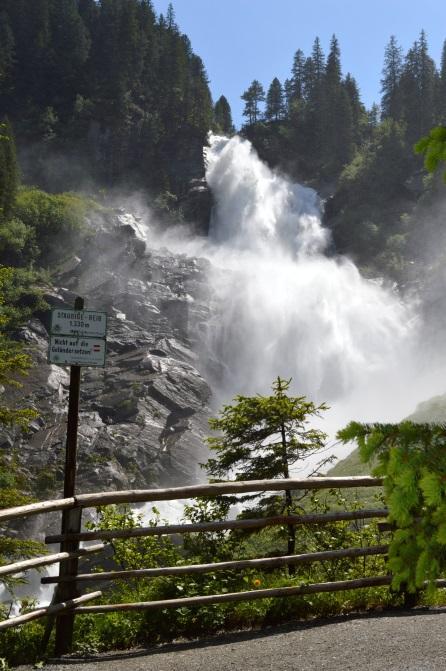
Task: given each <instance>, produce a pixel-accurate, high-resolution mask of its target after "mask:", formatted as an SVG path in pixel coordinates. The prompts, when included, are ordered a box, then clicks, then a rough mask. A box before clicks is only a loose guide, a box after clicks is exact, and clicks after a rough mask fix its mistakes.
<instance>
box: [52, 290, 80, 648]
mask: <svg viewBox="0 0 446 671" xmlns="http://www.w3.org/2000/svg"><path fill="white" fill-rule="evenodd" d="M83 308H84V299H83V298H76V300H75V302H74V309H75V310H83ZM80 380H81V367H80V366H71V367H70V395H69V400H68V423H67V443H66V451H65V480H64V498H69V497H71V496H74V492H75V488H76V461H77V459H76V452H77V431H78V424H79V394H80ZM81 521H82V509H81V508H73V509H68V510H64V511H63V512H62V534H67V533H79V532H80V530H81ZM78 549H79V541H67V540H63V541H62V543H61V545H60V550H61V552H76V551H77V550H78ZM78 563H79V560H78V559H77V558H74V559H67V560H65V561H62V562H61V563H60V569H59V575H60V576H68V575H70V576H73V575H77V573H78ZM77 596H79V594H78V588H77V583H76V582H72V583H65V584H64V583H62V584H61V585H59V589H58V591H57V601H58V602H61V601H66V600H69V599H73V598H75V597H77ZM74 617H75V616H74V613H73V612H67V613H64V614H61V615H58V616H57V618H56V642H55V648H54V652H55V654H56V656H61V655H65V654H66V653H67V652H69V651H70V650H71V646H72V643H73V630H74Z"/></svg>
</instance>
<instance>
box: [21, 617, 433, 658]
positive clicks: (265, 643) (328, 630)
mask: <svg viewBox="0 0 446 671" xmlns="http://www.w3.org/2000/svg"><path fill="white" fill-rule="evenodd" d="M20 669H21V671H25V670H26V671H31V667H20ZM45 669H46V671H233V670H235V669H237V670H240V671H279V670H280V671H291V670H293V671H344V670H351V671H353V670H354V671H359V670H361V671H362V670H363V669H364V670H367V671H383V670H385V671H440V670H441V671H445V670H446V609H438V610H419V611H410V612H402V611H398V612H390V613H389V612H386V613H382V614H381V613H380V614H372V615H363V616H348V617H344V618H332V619H327V620H318V621H316V622H313V623H296V624H293V625H286V626H282V627H276V628H272V629H267V630H264V631H262V632H243V633H238V634H228V635H224V636H218V637H215V638H212V639H208V640H204V641H200V642H195V643H176V644H172V645H167V646H163V647H160V648H156V649H152V650H151V651H148V650H135V651H132V652H127V653H120V654H113V655H111V654H109V655H103V656H100V657H99V656H98V657H96V658H95V659H91V660H82V661H80V660H70V661H67V660H66V661H64V662H60V663H57V664H56V663H55V664H51V665H48V666H45Z"/></svg>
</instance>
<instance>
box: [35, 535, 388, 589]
mask: <svg viewBox="0 0 446 671" xmlns="http://www.w3.org/2000/svg"><path fill="white" fill-rule="evenodd" d="M387 550H388V545H372V546H369V547H365V548H345V549H344V550H326V551H323V552H308V553H306V554H299V555H284V556H282V557H271V558H270V557H268V558H265V559H241V560H238V561H224V562H214V563H213V564H188V565H187V566H163V567H161V568H143V569H133V570H127V571H101V572H100V573H78V574H77V575H75V576H63V577H57V576H50V577H48V578H42V584H44V585H49V584H52V583H61V582H78V581H84V582H99V581H102V580H131V579H133V578H156V577H159V576H174V575H192V574H196V573H213V572H214V571H240V570H241V569H258V570H263V569H266V568H280V567H283V566H289V565H290V564H293V565H296V564H306V563H311V562H316V561H329V560H333V559H344V558H346V557H348V558H349V559H352V558H355V557H370V556H372V555H385V554H387Z"/></svg>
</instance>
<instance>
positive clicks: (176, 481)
mask: <svg viewBox="0 0 446 671" xmlns="http://www.w3.org/2000/svg"><path fill="white" fill-rule="evenodd" d="M137 224H138V222H137V221H136V220H135V219H134V218H133V217H131V215H123V214H122V213H119V212H118V213H116V214H115V215H113V216H110V217H109V218H108V220H106V219H103V221H102V222H100V223H99V224H98V222H96V224H95V226H96V229H95V236H94V238H92V239H91V240H90V241H89V244H88V246H86V248H85V249H84V250H83V252H82V253H81V254H80V255H79V258H72V259H70V260H69V261H68V262H67V263H66V264H64V266H63V267H61V269H60V271H59V276H58V278H57V280H56V285H55V286H54V289H53V290H52V291H50V292H49V293H48V294H47V295H46V300H47V302H48V303H49V304H50V306H51V307H56V306H59V305H65V306H72V305H73V302H74V297H75V296H76V295H81V296H83V297H84V298H85V307H86V308H89V309H97V310H106V311H107V313H108V337H107V363H106V367H105V368H104V369H102V368H83V369H82V379H81V400H80V408H81V413H80V426H79V446H78V473H77V491H78V492H85V491H100V490H107V489H127V488H150V487H155V486H169V485H171V486H174V485H186V484H190V483H192V482H197V481H198V480H200V479H204V478H205V474H204V473H203V471H202V469H200V467H199V462H202V461H204V460H206V458H207V448H206V445H205V441H204V438H205V436H206V435H207V434H208V425H207V420H208V418H209V416H210V415H211V414H212V413H213V412H215V411H214V410H211V409H210V400H211V390H210V387H209V385H208V383H207V382H206V380H205V379H204V378H203V377H202V374H201V373H200V368H201V367H202V364H201V361H200V358H199V355H198V354H197V352H199V351H200V349H201V345H200V343H201V340H202V338H203V333H204V332H205V330H206V321H207V319H208V317H209V314H210V309H209V307H208V303H209V300H208V299H209V297H208V289H207V281H206V275H207V270H208V267H209V262H208V261H207V260H204V259H198V258H188V257H186V256H185V255H179V256H178V255H174V254H171V253H170V252H169V251H168V250H166V249H164V250H161V251H155V250H150V249H147V247H146V243H145V241H144V239H143V236H142V233H141V227H140V226H139V227H138V225H137ZM48 328H49V312H48V313H42V314H39V315H37V316H36V317H35V318H34V319H32V320H31V321H30V322H29V324H28V325H27V326H26V327H25V328H23V329H22V330H21V332H20V333H19V337H20V339H21V340H22V341H24V342H25V343H26V345H27V347H28V348H29V351H30V352H31V353H32V356H33V359H34V361H35V363H36V365H35V366H34V368H33V369H32V371H31V373H30V375H29V377H28V378H27V379H26V380H25V385H24V387H23V388H22V389H21V390H20V400H21V403H22V404H23V405H26V406H33V407H35V408H36V409H37V410H38V412H39V417H38V419H37V420H35V421H34V422H32V423H31V425H30V428H29V432H28V434H27V435H26V436H23V435H22V436H21V435H19V434H18V433H14V432H13V431H5V430H3V431H2V432H1V435H0V449H1V450H2V451H3V454H4V455H5V456H6V457H7V458H9V459H12V458H13V454H15V455H16V458H17V459H18V461H19V464H20V466H21V468H22V469H23V471H24V472H25V474H26V475H27V476H28V478H29V482H30V483H31V484H32V489H33V491H34V493H35V495H36V496H37V497H38V498H40V499H42V498H49V497H51V498H52V497H55V496H56V497H57V496H61V495H62V490H63V468H64V453H65V432H66V420H67V400H68V385H69V369H68V368H61V367H58V366H55V365H52V364H49V363H48V362H47V347H48Z"/></svg>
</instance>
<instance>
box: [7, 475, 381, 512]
mask: <svg viewBox="0 0 446 671" xmlns="http://www.w3.org/2000/svg"><path fill="white" fill-rule="evenodd" d="M382 483H383V479H382V478H372V477H370V476H368V475H354V476H349V477H344V478H301V479H291V478H290V479H289V480H246V481H240V482H237V481H231V482H214V483H212V484H206V485H190V486H188V487H171V488H169V489H130V490H126V491H121V492H119V491H118V492H95V493H92V494H79V495H77V496H74V497H70V498H66V499H54V500H51V501H40V502H39V503H29V504H27V505H25V506H16V507H14V508H5V509H4V510H0V523H2V522H7V521H8V520H12V519H17V518H18V517H27V516H28V515H38V514H40V513H49V512H53V511H57V510H65V509H66V508H72V507H74V508H79V507H82V508H91V507H95V506H104V505H109V504H113V503H144V502H148V501H174V500H176V499H188V498H194V497H197V496H219V495H222V494H243V493H247V492H267V491H283V490H285V489H300V490H305V489H308V490H313V489H332V488H333V489H338V488H339V489H346V488H350V487H379V486H380V485H382Z"/></svg>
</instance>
